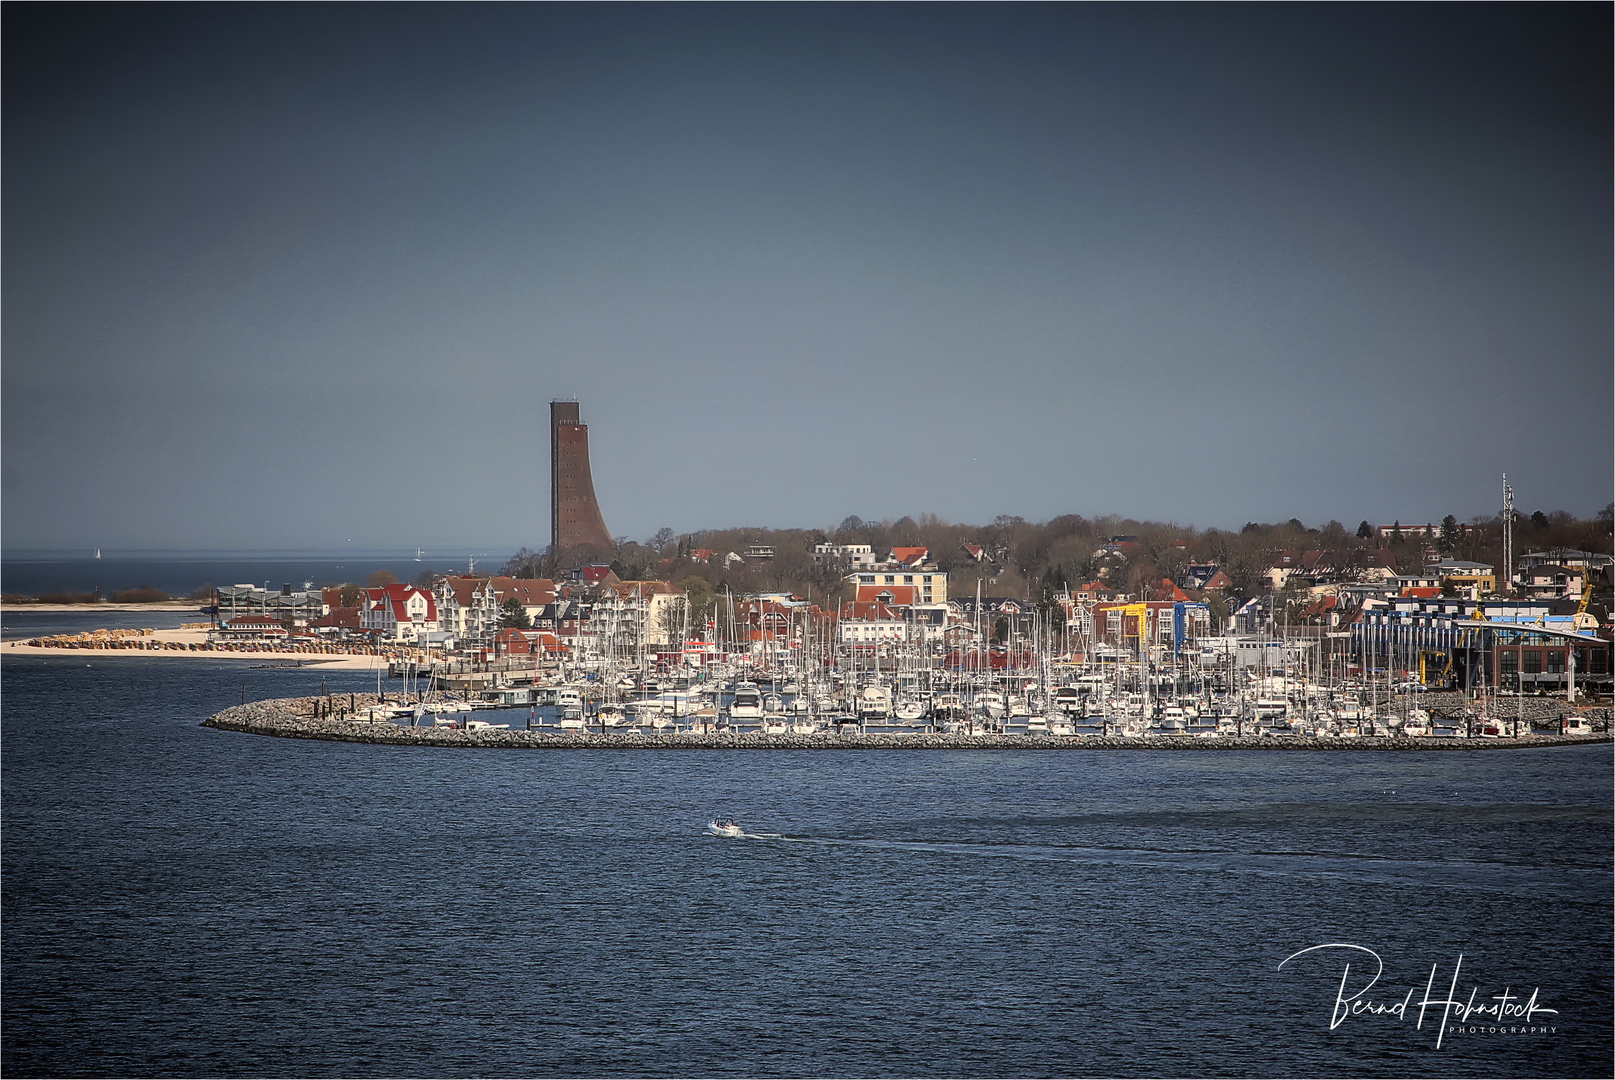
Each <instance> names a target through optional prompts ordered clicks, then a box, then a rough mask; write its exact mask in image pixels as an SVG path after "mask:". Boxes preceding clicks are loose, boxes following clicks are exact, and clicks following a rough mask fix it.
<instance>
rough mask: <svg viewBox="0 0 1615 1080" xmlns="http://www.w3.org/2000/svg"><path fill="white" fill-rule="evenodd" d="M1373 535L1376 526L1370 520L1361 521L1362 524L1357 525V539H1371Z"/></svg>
mask: <svg viewBox="0 0 1615 1080" xmlns="http://www.w3.org/2000/svg"><path fill="white" fill-rule="evenodd" d="M1373 536H1374V526H1372V525H1370V524H1369V523H1368V522H1366V521H1364V522H1363V523H1361V524H1360V525H1358V526H1357V539H1359V540H1370V539H1372V538H1373Z"/></svg>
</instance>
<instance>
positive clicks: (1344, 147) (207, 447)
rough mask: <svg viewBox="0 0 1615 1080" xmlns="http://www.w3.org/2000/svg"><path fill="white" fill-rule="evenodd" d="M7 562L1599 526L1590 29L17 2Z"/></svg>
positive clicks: (1285, 18) (1530, 11)
mask: <svg viewBox="0 0 1615 1080" xmlns="http://www.w3.org/2000/svg"><path fill="white" fill-rule="evenodd" d="M4 30H5V33H4V176H3V184H4V207H3V210H4V215H5V217H4V221H5V230H4V251H3V254H4V264H3V265H4V270H3V273H4V277H3V289H4V294H3V300H4V324H3V327H4V329H3V347H4V352H3V365H4V366H3V390H4V395H3V410H4V429H3V451H4V458H3V467H4V504H3V510H4V517H3V539H4V544H5V546H6V548H7V549H10V550H18V549H22V548H58V549H70V548H88V547H95V546H100V547H103V548H225V549H228V548H254V549H262V548H272V547H276V546H283V547H287V548H300V549H302V548H322V547H336V546H339V545H342V544H344V543H345V542H346V541H348V540H349V539H350V538H351V540H352V541H353V542H354V543H355V544H362V545H364V546H366V547H371V548H380V547H414V546H415V545H420V546H423V547H425V548H427V549H428V550H429V551H439V552H447V551H455V550H460V549H466V550H476V551H479V552H501V551H506V550H510V549H513V548H514V547H515V546H518V545H523V544H525V545H527V546H531V547H540V546H542V545H544V544H546V543H547V542H548V540H549V536H548V529H549V482H548V468H549V462H548V451H549V446H548V432H547V424H548V404H547V403H548V402H549V400H550V399H551V398H555V397H576V398H578V399H579V400H580V401H581V402H582V411H583V418H584V420H585V422H587V423H588V424H589V425H590V438H591V441H592V445H593V463H594V477H595V484H596V488H597V491H598V493H599V495H600V501H601V504H602V507H603V510H604V513H605V517H606V522H607V524H608V525H609V527H610V528H611V529H612V531H613V532H614V533H617V534H621V535H626V536H628V537H631V538H634V539H643V538H644V537H646V536H648V535H650V534H651V533H653V532H654V531H656V529H658V528H659V527H661V526H664V525H666V526H671V527H672V528H673V529H675V530H677V531H680V532H683V531H687V530H692V529H698V528H704V527H728V526H738V525H762V526H771V527H794V526H801V527H815V526H826V525H832V526H833V525H834V524H835V523H837V522H839V521H840V520H841V519H842V518H844V517H846V516H847V515H849V514H857V515H860V516H862V517H865V518H883V517H886V518H897V517H901V516H903V515H905V514H908V515H914V516H916V517H917V516H918V515H919V514H921V513H925V512H929V513H935V514H939V515H941V516H942V517H944V518H946V519H948V520H952V521H968V522H986V521H989V520H991V519H992V518H993V517H995V516H997V515H999V514H1016V515H1020V516H1023V517H1026V518H1028V519H1031V520H1045V519H1047V518H1050V517H1053V516H1055V515H1058V514H1064V513H1080V514H1085V515H1089V516H1097V515H1102V514H1121V515H1127V516H1132V517H1139V518H1148V519H1157V520H1175V521H1178V522H1181V523H1185V524H1188V523H1193V524H1196V525H1199V526H1202V527H1205V526H1209V525H1217V526H1224V527H1235V528H1237V527H1238V526H1240V525H1242V524H1243V523H1244V522H1246V521H1250V520H1258V521H1276V520H1284V519H1286V518H1290V517H1292V516H1293V517H1299V518H1301V519H1302V520H1303V521H1305V522H1307V523H1308V524H1318V523H1321V522H1324V521H1327V520H1328V519H1330V518H1337V519H1339V520H1341V521H1343V522H1346V523H1347V524H1348V525H1351V526H1355V524H1356V523H1357V521H1358V520H1360V519H1364V518H1366V519H1368V520H1370V521H1385V522H1389V521H1391V520H1393V519H1400V520H1402V521H1404V522H1408V521H1421V522H1422V521H1426V520H1440V518H1441V516H1442V515H1444V514H1447V513H1454V514H1457V515H1458V516H1459V517H1460V518H1468V517H1470V516H1471V515H1474V514H1484V513H1493V512H1496V510H1497V508H1498V504H1499V474H1500V473H1502V472H1505V471H1506V472H1507V473H1508V474H1509V477H1510V480H1511V481H1512V482H1513V484H1514V487H1515V490H1516V491H1517V493H1518V499H1519V505H1520V507H1521V508H1522V509H1523V510H1525V511H1526V512H1530V511H1531V510H1534V509H1538V508H1541V509H1546V510H1552V509H1556V508H1564V509H1567V510H1570V511H1572V512H1574V513H1577V514H1580V515H1590V514H1592V513H1593V512H1594V511H1596V510H1597V509H1598V508H1600V507H1602V506H1603V505H1604V504H1605V503H1606V502H1608V501H1609V500H1610V498H1611V494H1610V491H1611V485H1612V476H1611V453H1612V451H1611V447H1612V440H1615V434H1612V427H1611V415H1612V393H1615V391H1612V385H1611V384H1612V375H1611V371H1612V360H1611V354H1612V340H1611V321H1612V303H1611V295H1612V288H1615V282H1612V275H1611V225H1612V222H1611V191H1612V184H1611V164H1610V162H1611V151H1612V145H1611V141H1612V140H1611V124H1612V117H1611V106H1610V85H1611V63H1610V47H1609V42H1610V37H1611V9H1610V7H1609V6H1608V5H1602V4H1587V5H1577V6H1570V7H1550V6H1546V5H1544V6H1487V7H1481V8H1467V7H1462V6H1455V5H1441V6H1435V7H1415V6H1411V5H1389V6H1358V5H1308V6H1304V7H1275V6H1260V7H1248V8H1246V7H1242V8H1222V7H1214V6H1209V5H1208V6H1192V7H1175V6H1167V5H1142V6H1136V7H1135V6H1113V5H1103V6H1093V7H1086V6H1069V7H1067V6H1060V7H1044V6H1037V7H1016V6H1007V5H1004V6H1000V5H993V6H983V7H974V6H957V5H956V6H946V7H925V6H917V5H901V6H890V7H887V6H874V5H867V6H866V5H850V6H849V5H822V6H808V7H789V6H774V5H770V6H761V7H750V6H741V5H726V6H721V7H698V6H688V5H665V6H656V7H635V6H628V5H609V6H601V7H592V6H574V5H562V6H555V7H529V6H517V5H495V6H470V5H451V6H443V7H432V6H406V7H389V6H382V5H339V6H335V7H319V6H300V5H263V6H247V5H239V6H238V5H222V6H203V5H184V6H177V7H171V8H155V9H154V8H130V7H117V6H112V7H101V6H72V5H65V6H49V7H45V6H39V7H35V6H29V5H16V4H12V5H7V6H6V8H5V10H4Z"/></svg>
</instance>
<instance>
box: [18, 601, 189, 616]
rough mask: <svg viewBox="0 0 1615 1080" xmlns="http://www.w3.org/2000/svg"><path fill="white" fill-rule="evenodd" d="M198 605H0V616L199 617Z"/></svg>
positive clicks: (169, 602) (108, 603)
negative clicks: (155, 614) (101, 613)
mask: <svg viewBox="0 0 1615 1080" xmlns="http://www.w3.org/2000/svg"><path fill="white" fill-rule="evenodd" d="M201 606H202V605H201V604H200V603H191V602H188V601H183V600H159V601H157V602H155V603H150V604H115V603H113V602H112V601H110V600H104V601H101V602H100V603H93V604H0V616H5V615H16V614H18V613H19V612H24V611H43V612H46V613H48V614H51V615H61V614H63V613H65V612H73V611H121V612H130V611H161V612H175V611H180V612H187V611H188V612H192V613H193V614H196V615H198V616H200V615H201V614H202V612H201Z"/></svg>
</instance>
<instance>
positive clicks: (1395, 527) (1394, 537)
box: [1391, 518, 1402, 544]
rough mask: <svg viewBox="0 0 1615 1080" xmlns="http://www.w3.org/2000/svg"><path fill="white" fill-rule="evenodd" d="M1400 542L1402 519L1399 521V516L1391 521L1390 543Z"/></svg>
mask: <svg viewBox="0 0 1615 1080" xmlns="http://www.w3.org/2000/svg"><path fill="white" fill-rule="evenodd" d="M1401 542H1402V521H1401V519H1400V518H1398V519H1397V520H1396V521H1393V522H1392V523H1391V543H1393V544H1400V543H1401Z"/></svg>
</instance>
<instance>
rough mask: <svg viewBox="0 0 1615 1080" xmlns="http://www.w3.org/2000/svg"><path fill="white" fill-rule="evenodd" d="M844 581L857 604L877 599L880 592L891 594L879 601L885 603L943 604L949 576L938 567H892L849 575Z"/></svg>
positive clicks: (946, 594)
mask: <svg viewBox="0 0 1615 1080" xmlns="http://www.w3.org/2000/svg"><path fill="white" fill-rule="evenodd" d="M847 581H848V582H849V583H850V584H851V585H852V586H853V588H854V590H855V594H856V596H855V598H856V599H857V600H858V601H859V602H860V603H872V602H876V601H878V600H879V597H880V594H881V592H883V591H889V592H890V593H891V598H890V599H889V600H886V601H882V602H884V603H898V604H945V603H947V601H948V575H947V574H946V573H944V572H943V571H941V570H915V569H906V568H905V569H898V568H895V567H894V568H891V569H881V570H876V571H866V572H864V573H859V574H851V575H849V576H848V577H847ZM898 590H902V591H901V592H900V591H898Z"/></svg>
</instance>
